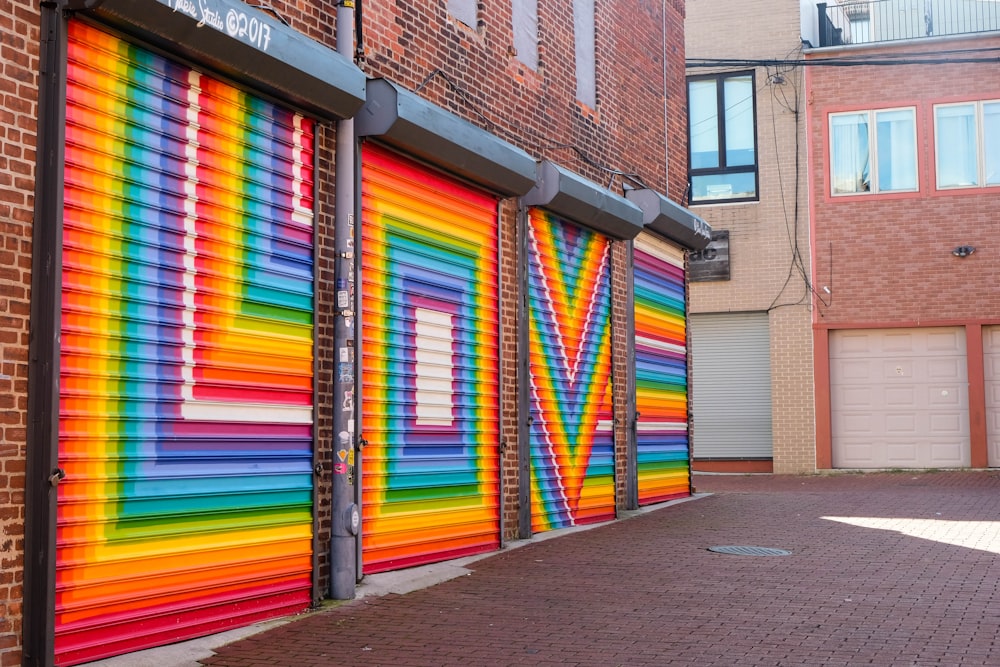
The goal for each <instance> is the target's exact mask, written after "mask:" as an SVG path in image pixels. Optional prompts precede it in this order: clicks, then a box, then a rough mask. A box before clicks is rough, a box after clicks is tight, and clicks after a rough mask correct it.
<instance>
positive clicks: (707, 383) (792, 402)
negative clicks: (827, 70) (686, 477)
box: [685, 0, 816, 473]
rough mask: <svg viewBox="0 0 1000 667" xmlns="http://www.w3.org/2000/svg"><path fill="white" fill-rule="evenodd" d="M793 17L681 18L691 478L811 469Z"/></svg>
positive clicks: (762, 8)
mask: <svg viewBox="0 0 1000 667" xmlns="http://www.w3.org/2000/svg"><path fill="white" fill-rule="evenodd" d="M800 16H801V15H800V8H799V6H798V4H797V3H794V2H778V1H777V0H751V1H750V2H740V3H735V2H717V1H711V2H710V1H708V0H692V1H691V2H689V3H688V4H687V23H686V27H685V36H686V44H687V59H688V61H687V62H688V68H687V77H688V93H687V98H688V104H689V110H688V113H689V132H690V181H689V191H688V195H687V198H686V200H685V202H686V203H688V204H689V205H690V206H691V208H692V210H694V211H695V212H696V213H697V214H698V215H699V216H701V217H703V218H704V219H705V220H706V221H707V222H708V223H709V224H710V225H711V227H712V229H713V241H712V244H711V245H710V246H709V247H708V249H707V250H706V251H704V252H702V253H695V254H693V255H692V257H691V293H690V298H691V318H690V324H691V328H692V334H693V336H692V337H693V342H692V345H693V350H692V356H693V358H692V378H693V382H692V392H693V395H692V409H693V421H694V431H693V436H692V437H693V457H694V465H695V469H696V470H706V471H730V472H736V471H739V472H772V471H773V472H777V473H796V472H811V471H814V470H815V469H816V460H815V447H814V431H813V421H814V399H813V394H812V388H813V370H812V335H811V330H810V328H811V322H812V305H813V293H814V291H815V289H816V285H815V284H814V282H813V277H812V266H811V256H810V253H809V248H810V222H809V210H808V206H807V170H806V167H807V162H806V150H807V146H806V141H807V135H806V126H805V108H806V104H807V97H806V90H805V81H804V79H803V73H802V68H800V67H798V66H797V65H798V63H799V61H800V60H801V57H802V55H801V47H802V43H801V35H802V33H801V26H800Z"/></svg>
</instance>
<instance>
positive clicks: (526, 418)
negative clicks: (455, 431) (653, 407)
mask: <svg viewBox="0 0 1000 667" xmlns="http://www.w3.org/2000/svg"><path fill="white" fill-rule="evenodd" d="M530 224H531V223H530V222H529V221H528V210H527V209H526V208H525V207H524V206H523V205H522V206H521V207H520V208H519V209H518V212H517V243H516V246H517V249H518V258H517V287H518V298H517V304H518V311H517V466H518V486H519V488H518V515H517V536H518V537H519V538H521V539H522V540H525V539H528V538H529V537H531V441H530V438H531V421H532V417H531V401H530V400H529V398H530V396H529V394H528V383H529V379H528V375H529V373H530V372H531V354H530V352H529V350H528V287H529V285H528V226H529V225H530Z"/></svg>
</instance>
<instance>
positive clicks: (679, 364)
mask: <svg viewBox="0 0 1000 667" xmlns="http://www.w3.org/2000/svg"><path fill="white" fill-rule="evenodd" d="M634 249H635V253H634V266H635V270H634V276H635V277H634V289H635V379H636V387H635V407H636V411H637V412H638V413H639V419H638V425H637V433H636V452H637V466H636V467H637V470H638V477H639V479H638V489H639V503H640V504H643V505H645V504H649V503H655V502H659V501H663V500H669V499H671V498H679V497H682V496H688V495H690V494H691V484H690V460H689V458H690V457H689V453H688V419H687V313H686V309H685V303H684V253H683V251H682V250H680V249H678V248H676V247H674V246H672V245H670V244H669V243H667V242H666V241H662V240H660V239H658V238H657V237H655V236H653V235H651V234H648V233H645V232H644V233H642V234H640V235H639V236H638V237H637V238H636V239H635V246H634Z"/></svg>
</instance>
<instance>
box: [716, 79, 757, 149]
mask: <svg viewBox="0 0 1000 667" xmlns="http://www.w3.org/2000/svg"><path fill="white" fill-rule="evenodd" d="M723 101H724V104H725V109H726V111H725V113H726V125H725V128H726V166H727V167H745V166H748V165H753V164H755V162H756V161H755V160H754V154H753V81H752V80H751V79H750V77H749V76H741V77H733V78H729V79H726V81H725V83H724V84H723Z"/></svg>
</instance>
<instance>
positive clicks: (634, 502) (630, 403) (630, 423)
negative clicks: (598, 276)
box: [625, 241, 640, 510]
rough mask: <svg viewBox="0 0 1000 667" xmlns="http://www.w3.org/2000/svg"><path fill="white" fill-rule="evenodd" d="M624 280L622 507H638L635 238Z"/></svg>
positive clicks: (629, 252) (626, 264)
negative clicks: (624, 371) (624, 353)
mask: <svg viewBox="0 0 1000 667" xmlns="http://www.w3.org/2000/svg"><path fill="white" fill-rule="evenodd" d="M625 252H626V261H625V280H626V284H627V290H626V293H625V294H626V296H625V345H626V347H627V353H626V361H625V365H626V369H627V370H626V376H627V377H626V380H625V383H626V384H625V424H626V427H625V433H626V435H625V438H626V439H625V471H626V472H625V509H629V510H634V509H639V443H638V439H639V417H640V415H639V411H638V409H637V407H636V392H637V391H638V388H637V386H636V384H637V382H636V369H635V364H636V360H635V242H634V241H632V242H629V244H628V248H627V249H626V251H625Z"/></svg>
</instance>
